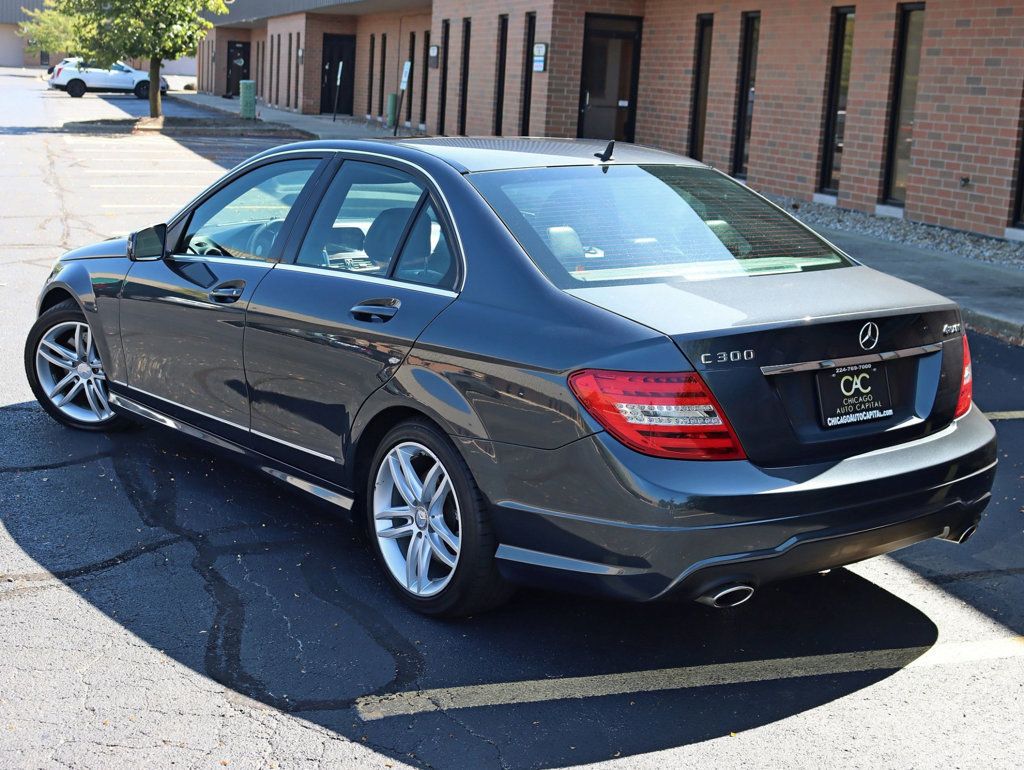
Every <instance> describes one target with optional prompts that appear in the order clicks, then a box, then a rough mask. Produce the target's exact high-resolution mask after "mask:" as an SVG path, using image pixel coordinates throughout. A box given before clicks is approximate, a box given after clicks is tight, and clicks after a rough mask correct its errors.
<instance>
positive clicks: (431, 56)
mask: <svg viewBox="0 0 1024 770" xmlns="http://www.w3.org/2000/svg"><path fill="white" fill-rule="evenodd" d="M440 50H441V49H440V48H438V47H437V46H436V45H432V46H430V48H429V49H428V50H427V66H429V67H430V69H432V70H436V69H437V65H438V62H437V60H438V58H440V57H439V53H440Z"/></svg>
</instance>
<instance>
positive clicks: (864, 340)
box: [858, 321, 878, 350]
mask: <svg viewBox="0 0 1024 770" xmlns="http://www.w3.org/2000/svg"><path fill="white" fill-rule="evenodd" d="M858 339H859V340H860V346H861V347H862V348H864V350H872V349H873V348H874V347H875V345H877V344H878V324H876V323H875V322H874V321H868V322H867V323H866V324H864V325H863V326H862V327H860V336H859V337H858Z"/></svg>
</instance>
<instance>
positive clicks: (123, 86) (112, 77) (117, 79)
mask: <svg viewBox="0 0 1024 770" xmlns="http://www.w3.org/2000/svg"><path fill="white" fill-rule="evenodd" d="M134 87H135V76H134V74H133V72H132V70H131V69H130V68H129V67H127V66H125V65H124V64H121V62H117V63H116V64H114V65H113V66H112V67H111V68H110V70H108V72H107V88H111V89H115V90H118V91H131V90H132V89H133V88H134Z"/></svg>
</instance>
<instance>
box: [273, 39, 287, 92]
mask: <svg viewBox="0 0 1024 770" xmlns="http://www.w3.org/2000/svg"><path fill="white" fill-rule="evenodd" d="M285 93H286V94H287V93H288V92H287V91H285ZM274 104H276V105H277V106H278V107H280V106H281V36H280V35H278V36H277V72H276V73H275V74H274Z"/></svg>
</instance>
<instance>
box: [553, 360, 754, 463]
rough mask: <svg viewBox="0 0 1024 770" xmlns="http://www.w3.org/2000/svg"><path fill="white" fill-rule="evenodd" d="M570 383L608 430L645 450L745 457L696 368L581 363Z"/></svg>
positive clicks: (697, 457)
mask: <svg viewBox="0 0 1024 770" xmlns="http://www.w3.org/2000/svg"><path fill="white" fill-rule="evenodd" d="M569 387H570V388H572V392H573V393H575V394H576V398H578V399H579V400H580V402H581V403H582V404H583V406H584V407H586V409H587V411H588V412H589V413H590V414H591V416H592V417H593V418H594V419H595V420H597V421H598V422H599V423H601V425H603V426H604V427H605V429H607V431H608V432H609V433H611V434H612V435H613V436H615V438H617V439H618V440H619V441H621V442H622V443H623V444H625V445H626V446H628V447H630V448H631V449H635V450H636V451H638V452H642V453H643V454H645V455H653V456H655V457H671V458H674V459H677V460H742V459H743V458H744V457H746V454H745V453H744V452H743V448H742V447H741V446H740V442H739V440H738V439H737V438H736V434H735V433H734V432H733V429H732V426H731V425H730V424H729V421H728V420H727V419H726V417H725V412H723V411H722V407H721V406H719V405H718V402H717V401H716V400H715V397H714V396H712V395H711V391H710V390H708V387H707V385H705V384H704V380H702V379H701V378H700V376H699V375H698V374H697V373H696V372H612V371H605V370H602V369H584V370H583V371H579V372H576V373H574V374H572V375H570V377H569Z"/></svg>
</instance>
